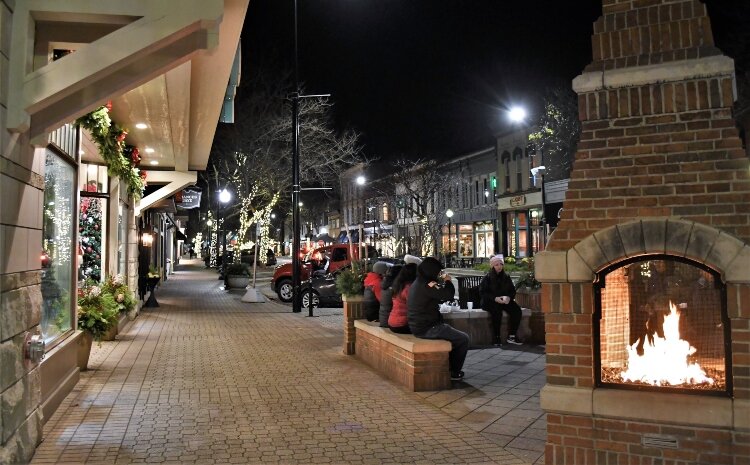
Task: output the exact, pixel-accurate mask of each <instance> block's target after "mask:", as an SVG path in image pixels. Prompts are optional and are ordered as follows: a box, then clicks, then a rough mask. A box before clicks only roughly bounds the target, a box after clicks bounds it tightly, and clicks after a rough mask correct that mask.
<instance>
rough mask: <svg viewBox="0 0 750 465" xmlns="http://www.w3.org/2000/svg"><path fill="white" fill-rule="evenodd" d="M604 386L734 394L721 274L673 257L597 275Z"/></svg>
mask: <svg viewBox="0 0 750 465" xmlns="http://www.w3.org/2000/svg"><path fill="white" fill-rule="evenodd" d="M595 289H596V314H595V319H594V320H595V321H594V324H595V326H594V327H595V337H594V344H595V347H594V354H595V358H596V360H595V362H596V370H595V371H596V373H597V379H596V382H597V385H598V386H601V387H618V388H628V389H646V390H660V391H661V390H669V391H678V392H686V393H691V394H718V395H729V394H730V393H731V386H730V384H731V377H729V378H727V373H731V370H730V366H729V364H730V361H731V356H730V346H729V342H728V341H729V329H730V328H729V320H728V317H727V311H726V288H725V286H724V284H723V283H722V281H721V277H720V275H719V274H718V273H717V272H715V271H714V270H711V269H709V268H707V267H705V266H703V265H701V264H699V263H696V262H693V261H690V260H687V259H683V258H681V257H673V256H666V255H658V256H656V255H654V256H647V257H637V258H633V259H629V260H626V261H622V262H619V263H617V264H615V265H613V266H610V267H609V268H607V269H605V270H603V271H602V272H600V273H599V274H598V275H597V283H596V286H595Z"/></svg>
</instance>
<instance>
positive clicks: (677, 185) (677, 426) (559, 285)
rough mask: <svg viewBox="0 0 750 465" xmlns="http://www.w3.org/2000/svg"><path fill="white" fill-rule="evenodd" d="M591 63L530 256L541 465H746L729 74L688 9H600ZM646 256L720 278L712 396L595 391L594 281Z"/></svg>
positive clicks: (749, 212)
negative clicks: (559, 204) (574, 143)
mask: <svg viewBox="0 0 750 465" xmlns="http://www.w3.org/2000/svg"><path fill="white" fill-rule="evenodd" d="M592 48H593V62H592V63H591V64H590V65H588V66H587V67H586V69H585V70H584V72H583V74H581V75H580V76H578V77H577V78H576V79H575V80H574V81H573V88H574V89H575V90H576V92H577V93H578V99H579V100H578V102H579V118H580V120H581V122H582V132H581V140H580V143H579V145H578V152H577V153H576V157H575V162H574V165H573V171H572V173H571V179H570V183H569V186H568V191H567V194H566V198H565V201H564V204H563V212H562V216H561V221H560V223H559V225H558V228H557V229H556V230H555V231H554V233H553V234H552V236H551V238H550V241H549V244H548V247H547V249H546V250H545V251H544V252H542V253H539V254H538V255H537V265H536V275H537V279H538V280H539V281H541V282H542V283H543V287H542V308H543V310H544V313H545V324H546V340H547V346H546V350H547V384H546V386H545V387H544V389H543V390H542V398H541V403H542V407H543V408H544V409H545V410H547V412H548V435H547V448H546V453H545V460H546V463H548V464H597V465H606V464H621V463H679V464H681V465H684V464H692V463H727V464H739V463H746V462H742V461H741V460H738V459H737V457H740V458H741V457H745V460H746V457H747V450H748V431H750V400H749V399H750V343H748V341H750V163H749V161H748V157H747V155H746V153H745V151H744V150H743V148H742V143H741V140H740V138H739V135H738V131H737V129H736V127H735V123H734V120H733V119H732V104H733V102H734V99H735V98H736V88H735V81H734V62H733V61H732V60H731V59H730V58H728V57H726V56H724V55H722V53H721V52H720V51H719V50H718V49H717V48H716V47H715V46H714V43H713V37H712V33H711V23H710V20H709V18H708V16H707V13H706V8H705V6H704V5H703V4H702V3H701V2H700V1H698V0H603V15H602V17H600V18H599V19H598V20H597V21H596V23H594V35H593V37H592ZM652 256H654V257H655V256H661V257H665V256H666V257H667V258H669V257H676V258H679V259H681V260H688V261H691V262H693V263H695V264H697V265H698V266H703V267H706V269H711V270H713V271H715V272H716V273H717V275H718V276H720V277H721V278H720V279H721V284H722V285H723V286H725V289H726V306H725V308H724V309H722V310H721V311H723V312H726V313H725V316H726V320H725V321H727V322H728V326H729V327H730V329H729V330H728V331H727V334H728V335H729V336H728V338H729V340H728V341H727V344H726V346H727V347H728V348H729V347H731V350H730V349H727V354H726V357H727V359H729V360H730V361H731V363H730V364H728V365H727V366H729V367H730V372H729V373H728V377H730V378H731V379H730V380H729V384H728V385H729V386H731V389H729V390H728V391H729V392H727V393H725V394H724V397H721V396H718V397H716V396H715V397H696V396H694V395H690V394H679V393H678V394H675V393H665V392H648V391H645V392H644V391H642V390H634V389H631V390H626V389H623V390H619V389H611V388H610V389H604V388H602V386H601V385H600V384H598V381H597V378H596V371H597V366H596V359H597V356H598V354H597V353H595V350H594V347H595V344H594V342H595V341H597V340H598V339H597V338H599V337H600V335H599V332H598V323H599V322H598V321H597V305H598V304H597V292H596V291H595V282H596V281H597V279H598V278H599V277H600V276H601V273H603V271H604V270H605V269H608V267H612V266H613V265H614V266H617V264H618V263H621V262H625V261H626V260H628V259H630V260H633V259H637V257H652ZM599 316H600V315H599ZM670 461H671V462H670Z"/></svg>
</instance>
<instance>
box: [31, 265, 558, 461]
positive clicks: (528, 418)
mask: <svg viewBox="0 0 750 465" xmlns="http://www.w3.org/2000/svg"><path fill="white" fill-rule="evenodd" d="M187 263H194V264H195V265H194V266H191V265H183V266H179V267H178V268H177V273H176V274H174V275H172V276H170V279H169V280H168V281H167V282H165V283H164V284H163V285H162V286H161V287H160V288H159V289H158V292H157V297H158V299H159V303H160V304H161V307H159V308H155V309H143V311H142V312H141V314H140V316H139V317H138V318H137V319H136V320H134V321H133V322H132V323H130V324H129V325H128V326H127V327H126V329H125V331H124V332H123V333H121V334H119V335H118V337H117V341H113V342H104V343H102V344H101V345H100V346H98V347H97V346H96V343H95V347H94V350H93V351H92V355H91V360H90V362H89V370H88V371H86V372H84V373H82V376H81V381H80V382H79V383H78V385H77V386H76V388H75V389H74V391H73V392H71V394H70V395H69V396H68V397H67V398H66V399H65V401H64V402H63V403H62V404H61V406H60V407H59V409H58V410H57V412H56V413H55V414H54V415H53V416H52V418H50V419H49V421H48V422H47V423H46V425H45V429H44V437H45V439H44V442H43V443H42V444H41V445H40V446H39V448H38V449H37V452H36V454H35V456H34V459H33V461H32V464H43V463H75V464H79V463H107V464H113V463H116V464H130V463H172V464H209V463H239V464H255V463H278V464H314V463H330V464H343V463H357V464H359V463H363V464H380V463H383V464H391V463H413V464H456V463H472V464H481V463H487V464H489V463H493V464H524V463H534V462H537V463H540V462H538V461H540V460H543V459H542V458H540V457H542V452H543V446H544V439H545V425H544V415H543V412H542V411H541V410H540V408H539V388H540V387H541V385H542V384H543V376H544V374H543V370H544V360H543V359H544V357H543V355H540V354H539V353H532V352H524V351H509V350H500V349H488V350H476V351H471V352H470V356H469V358H468V360H467V363H466V366H465V371H466V372H467V380H466V382H465V383H458V384H457V385H456V387H455V388H454V389H452V390H449V391H441V392H429V393H416V394H415V393H410V392H406V391H405V390H403V389H402V388H400V387H398V386H397V385H395V384H393V383H391V382H390V381H388V380H386V379H384V378H383V377H381V376H380V375H378V374H377V373H375V372H373V371H372V370H371V369H369V368H368V367H367V366H365V365H364V364H362V363H360V362H358V361H357V360H356V359H354V358H353V357H349V356H346V355H343V354H342V347H341V344H342V335H343V323H342V321H341V317H340V313H341V312H340V309H335V310H337V311H338V314H337V313H336V311H334V312H333V313H330V312H329V314H326V313H325V311H322V313H323V316H322V317H320V318H309V317H306V316H305V315H306V313H305V312H303V313H302V314H293V313H291V312H290V311H289V310H290V309H289V307H288V306H285V305H281V304H278V303H275V302H268V303H263V304H257V303H243V302H241V301H240V297H241V294H237V293H232V292H227V291H224V290H222V289H221V287H220V286H221V282H220V281H218V280H217V279H216V274H215V272H213V271H209V270H204V269H202V267H199V266H198V265H197V264H198V263H199V262H198V261H188V262H187ZM319 313H321V312H319Z"/></svg>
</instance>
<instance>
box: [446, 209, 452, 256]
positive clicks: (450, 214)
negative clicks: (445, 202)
mask: <svg viewBox="0 0 750 465" xmlns="http://www.w3.org/2000/svg"><path fill="white" fill-rule="evenodd" d="M445 216H447V217H448V255H446V257H445V266H446V268H447V267H448V265H449V263H448V257H449V256H450V254H452V253H453V244H452V243H451V242H452V241H451V220H452V219H453V210H451V209H450V208H449V209H447V210H446V211H445Z"/></svg>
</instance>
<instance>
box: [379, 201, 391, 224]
mask: <svg viewBox="0 0 750 465" xmlns="http://www.w3.org/2000/svg"><path fill="white" fill-rule="evenodd" d="M380 211H381V214H380V216H381V217H382V218H383V221H384V222H386V223H387V222H389V221H391V215H390V214H389V211H388V204H387V203H384V204H383V206H382V207H380Z"/></svg>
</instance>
